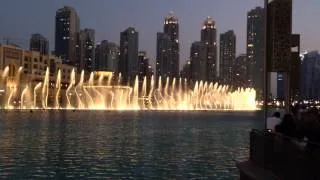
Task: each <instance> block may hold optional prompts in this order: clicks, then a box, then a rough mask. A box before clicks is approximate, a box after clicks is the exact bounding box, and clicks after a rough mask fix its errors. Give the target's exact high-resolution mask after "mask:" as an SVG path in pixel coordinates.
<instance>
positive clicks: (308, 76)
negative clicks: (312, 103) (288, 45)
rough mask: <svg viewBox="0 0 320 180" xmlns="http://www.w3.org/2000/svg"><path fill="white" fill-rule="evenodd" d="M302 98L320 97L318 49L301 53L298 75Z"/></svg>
mask: <svg viewBox="0 0 320 180" xmlns="http://www.w3.org/2000/svg"><path fill="white" fill-rule="evenodd" d="M300 77H301V79H300V82H301V83H300V86H301V95H302V98H303V99H320V86H319V84H320V54H319V52H318V51H312V52H308V53H305V54H303V55H302V65H301V75H300Z"/></svg>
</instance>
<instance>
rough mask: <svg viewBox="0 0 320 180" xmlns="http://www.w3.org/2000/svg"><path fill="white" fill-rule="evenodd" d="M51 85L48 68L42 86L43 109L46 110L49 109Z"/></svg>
mask: <svg viewBox="0 0 320 180" xmlns="http://www.w3.org/2000/svg"><path fill="white" fill-rule="evenodd" d="M49 83H50V81H49V67H47V70H46V74H45V76H44V81H43V86H42V107H43V108H45V109H46V108H47V107H48V95H49Z"/></svg>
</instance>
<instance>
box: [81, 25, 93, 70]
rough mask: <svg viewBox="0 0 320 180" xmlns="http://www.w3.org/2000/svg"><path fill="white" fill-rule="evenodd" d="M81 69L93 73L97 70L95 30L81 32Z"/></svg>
mask: <svg viewBox="0 0 320 180" xmlns="http://www.w3.org/2000/svg"><path fill="white" fill-rule="evenodd" d="M78 45H79V55H80V56H79V63H77V64H79V66H78V67H79V69H80V70H82V69H84V70H86V71H89V72H90V71H93V70H94V69H95V31H94V30H93V29H84V30H81V31H80V33H79V36H78Z"/></svg>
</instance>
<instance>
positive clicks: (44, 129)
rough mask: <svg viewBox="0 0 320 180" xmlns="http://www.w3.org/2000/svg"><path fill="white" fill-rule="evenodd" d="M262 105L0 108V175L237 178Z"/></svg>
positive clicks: (79, 177)
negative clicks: (241, 108) (228, 108)
mask: <svg viewBox="0 0 320 180" xmlns="http://www.w3.org/2000/svg"><path fill="white" fill-rule="evenodd" d="M262 117H263V115H262V113H261V112H106V111H86V112H80V111H76V112H72V111H69V112H67V111H38V112H33V113H30V112H19V111H15V112H3V111H2V112H0V178H1V179H2V178H11V179H38V178H39V179H41V178H42V179H50V178H52V179H66V178H71V179H87V178H106V179H129V178H131V179H168V178H171V179H172V178H173V179H192V178H195V179H198V178H203V179H237V178H238V171H237V168H236V167H235V162H236V161H242V160H245V159H246V158H248V151H249V150H248V147H249V131H250V129H252V128H261V127H262V126H263V121H262Z"/></svg>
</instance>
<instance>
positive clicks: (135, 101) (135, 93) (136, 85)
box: [132, 76, 139, 109]
mask: <svg viewBox="0 0 320 180" xmlns="http://www.w3.org/2000/svg"><path fill="white" fill-rule="evenodd" d="M138 97H139V78H138V76H136V79H135V81H134V87H133V98H132V107H133V109H139V103H138Z"/></svg>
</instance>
